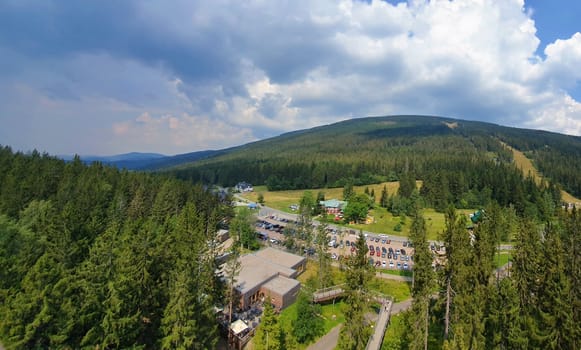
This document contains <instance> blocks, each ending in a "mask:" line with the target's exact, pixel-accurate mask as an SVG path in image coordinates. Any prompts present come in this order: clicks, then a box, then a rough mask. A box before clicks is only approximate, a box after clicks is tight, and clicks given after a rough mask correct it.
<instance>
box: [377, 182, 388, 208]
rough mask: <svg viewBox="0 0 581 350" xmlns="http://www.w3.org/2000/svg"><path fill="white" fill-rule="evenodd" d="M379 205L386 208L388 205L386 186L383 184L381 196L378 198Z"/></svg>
mask: <svg viewBox="0 0 581 350" xmlns="http://www.w3.org/2000/svg"><path fill="white" fill-rule="evenodd" d="M379 205H380V206H381V207H382V208H387V207H388V205H389V197H388V195H387V186H386V185H383V190H381V198H380V199H379Z"/></svg>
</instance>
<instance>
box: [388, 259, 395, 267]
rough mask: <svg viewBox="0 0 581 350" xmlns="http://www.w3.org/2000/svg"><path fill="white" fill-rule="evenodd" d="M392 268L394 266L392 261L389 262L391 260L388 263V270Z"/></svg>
mask: <svg viewBox="0 0 581 350" xmlns="http://www.w3.org/2000/svg"><path fill="white" fill-rule="evenodd" d="M393 266H394V265H393V261H391V260H390V261H389V268H390V269H393Z"/></svg>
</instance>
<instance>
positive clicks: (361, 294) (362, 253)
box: [339, 232, 372, 350]
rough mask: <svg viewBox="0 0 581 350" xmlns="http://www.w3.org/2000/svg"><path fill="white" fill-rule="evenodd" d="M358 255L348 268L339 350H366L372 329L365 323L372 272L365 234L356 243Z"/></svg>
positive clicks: (361, 234)
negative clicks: (368, 259)
mask: <svg viewBox="0 0 581 350" xmlns="http://www.w3.org/2000/svg"><path fill="white" fill-rule="evenodd" d="M355 247H356V252H357V253H356V254H355V255H354V256H352V257H351V258H350V259H349V260H348V262H347V267H346V269H347V270H346V285H345V293H346V296H347V297H346V303H347V306H348V307H347V309H346V311H345V324H344V325H343V328H341V334H340V336H339V349H345V350H355V349H364V348H365V346H366V345H367V341H368V339H369V336H370V329H369V327H368V325H367V323H366V322H365V313H366V312H367V302H366V293H367V290H368V289H367V288H368V284H369V280H370V279H371V277H372V270H371V267H370V265H369V263H368V261H367V252H368V248H367V244H365V237H364V236H363V233H362V232H360V233H359V238H358V239H357V241H356V243H355Z"/></svg>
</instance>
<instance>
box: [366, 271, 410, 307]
mask: <svg viewBox="0 0 581 350" xmlns="http://www.w3.org/2000/svg"><path fill="white" fill-rule="evenodd" d="M369 290H371V291H374V292H379V293H381V294H385V295H391V296H392V297H393V299H394V301H395V302H396V303H397V302H400V301H404V300H407V299H409V298H411V283H408V282H400V281H394V280H387V279H383V278H375V277H374V278H372V279H371V281H370V283H369Z"/></svg>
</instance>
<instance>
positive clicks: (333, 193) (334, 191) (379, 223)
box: [243, 181, 475, 240]
mask: <svg viewBox="0 0 581 350" xmlns="http://www.w3.org/2000/svg"><path fill="white" fill-rule="evenodd" d="M384 185H385V186H386V187H387V191H388V193H390V194H392V193H395V192H397V189H398V188H399V182H385V183H381V184H377V185H369V186H356V187H355V191H356V192H358V193H361V192H363V191H364V189H365V187H369V189H370V191H371V189H373V190H374V191H375V197H376V199H377V200H379V198H380V197H381V190H382V189H383V186H384ZM418 186H421V182H420V181H418ZM309 191H310V192H311V193H313V197H315V196H316V195H317V193H318V192H319V191H322V192H324V193H325V198H327V199H330V198H338V199H340V198H342V197H343V189H342V188H329V189H325V188H323V189H313V190H309ZM259 193H262V194H263V196H264V200H265V205H266V206H268V207H271V208H274V209H278V210H281V211H285V212H287V213H293V211H291V210H290V209H289V206H290V205H291V204H297V203H298V202H299V201H300V198H301V197H302V196H303V195H304V193H305V191H304V190H293V191H274V192H270V191H267V189H266V187H265V186H257V187H255V191H254V192H250V193H244V194H243V196H244V198H246V199H248V200H250V201H256V200H257V199H258V194H259ZM474 211H475V209H460V210H458V212H459V213H463V214H466V215H467V214H469V213H473V212H474ZM423 214H424V218H425V219H426V226H427V231H428V232H427V233H428V239H430V240H437V239H438V235H439V234H440V232H442V231H443V230H444V227H445V221H444V214H443V213H438V212H436V211H435V210H434V209H425V210H424V211H423ZM369 215H370V216H372V217H373V218H374V222H373V223H372V224H369V225H364V224H356V225H343V224H340V226H344V227H348V228H353V229H356V230H364V231H369V232H375V233H384V234H388V235H396V236H404V237H407V236H409V231H410V225H411V220H410V219H409V218H403V217H399V216H393V215H392V214H391V213H390V212H388V211H387V210H386V209H385V208H381V207H379V206H377V207H376V208H374V209H372V210H371V211H370V213H369ZM398 223H400V224H401V231H399V232H398V231H396V230H394V228H395V226H396V225H397V224H398Z"/></svg>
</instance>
